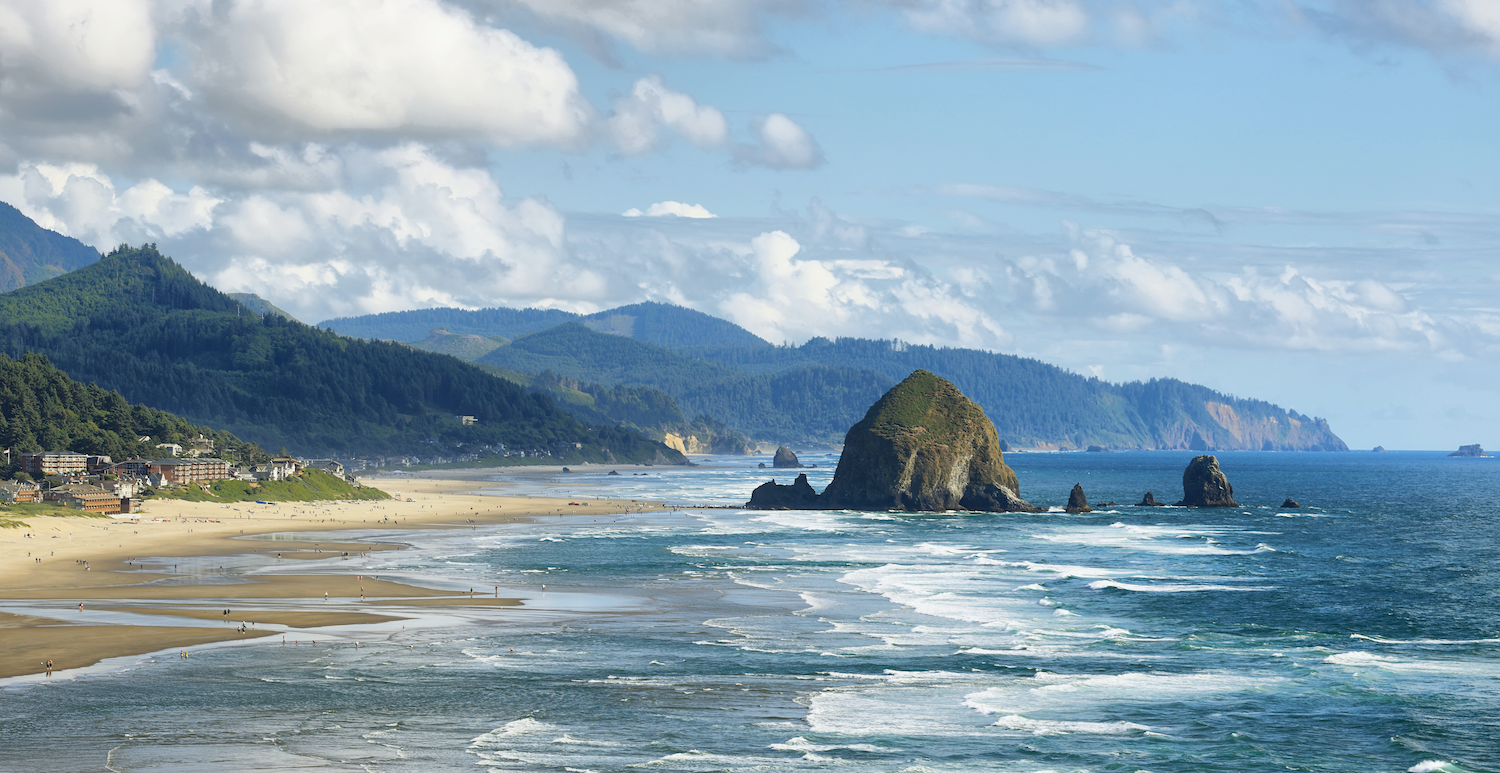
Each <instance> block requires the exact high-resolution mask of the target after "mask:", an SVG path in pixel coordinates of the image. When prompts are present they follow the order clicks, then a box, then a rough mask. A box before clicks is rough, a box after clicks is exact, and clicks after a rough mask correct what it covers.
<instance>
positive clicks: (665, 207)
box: [623, 201, 718, 219]
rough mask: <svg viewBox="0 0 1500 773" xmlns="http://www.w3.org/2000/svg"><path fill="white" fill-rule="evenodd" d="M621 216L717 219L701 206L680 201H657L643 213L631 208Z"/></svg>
mask: <svg viewBox="0 0 1500 773" xmlns="http://www.w3.org/2000/svg"><path fill="white" fill-rule="evenodd" d="M623 214H624V215H625V217H641V216H645V217H664V216H666V215H673V216H676V217H692V218H699V219H704V218H710V217H718V215H715V214H714V213H712V212H709V211H708V209H707V208H706V207H704V206H703V205H702V204H684V203H682V202H680V201H658V202H656V203H655V204H652V205H651V206H649V207H646V211H645V212H642V211H640V210H639V209H636V208H635V207H631V208H630V209H627V210H625V212H624V213H623Z"/></svg>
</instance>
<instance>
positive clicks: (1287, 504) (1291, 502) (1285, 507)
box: [1281, 497, 1302, 510]
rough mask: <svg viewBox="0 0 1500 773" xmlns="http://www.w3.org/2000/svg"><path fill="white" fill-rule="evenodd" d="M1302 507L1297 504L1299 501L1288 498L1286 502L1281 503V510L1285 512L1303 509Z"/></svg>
mask: <svg viewBox="0 0 1500 773" xmlns="http://www.w3.org/2000/svg"><path fill="white" fill-rule="evenodd" d="M1301 506H1302V505H1299V504H1297V500H1295V499H1292V498H1291V497H1287V498H1286V501H1285V502H1282V503H1281V509H1283V510H1290V509H1292V508H1294V507H1301Z"/></svg>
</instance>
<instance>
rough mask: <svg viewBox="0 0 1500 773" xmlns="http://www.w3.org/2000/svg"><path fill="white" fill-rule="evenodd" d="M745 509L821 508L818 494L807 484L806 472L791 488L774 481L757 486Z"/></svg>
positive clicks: (793, 482) (799, 476)
mask: <svg viewBox="0 0 1500 773" xmlns="http://www.w3.org/2000/svg"><path fill="white" fill-rule="evenodd" d="M745 507H747V508H749V509H751V510H816V509H818V507H819V505H818V492H817V491H815V490H814V489H813V487H812V484H811V483H808V482H807V473H805V472H804V473H802V474H801V475H798V476H797V479H796V480H794V481H792V483H791V485H789V486H783V485H781V484H780V483H777V482H776V481H774V480H770V481H766V482H765V483H762V484H760V485H759V486H756V487H755V490H754V491H752V492H750V501H749V502H748V503H746V505H745Z"/></svg>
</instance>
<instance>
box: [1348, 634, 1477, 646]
mask: <svg viewBox="0 0 1500 773" xmlns="http://www.w3.org/2000/svg"><path fill="white" fill-rule="evenodd" d="M1349 638H1351V639H1364V640H1365V641H1372V642H1375V643H1377V644H1437V645H1444V644H1500V639H1386V638H1382V637H1379V636H1366V635H1364V634H1362V633H1351V634H1349Z"/></svg>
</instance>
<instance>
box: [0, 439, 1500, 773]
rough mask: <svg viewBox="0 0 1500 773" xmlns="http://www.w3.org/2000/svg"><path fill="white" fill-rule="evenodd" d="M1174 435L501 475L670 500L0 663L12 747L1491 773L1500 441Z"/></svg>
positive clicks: (146, 764) (398, 535)
mask: <svg viewBox="0 0 1500 773" xmlns="http://www.w3.org/2000/svg"><path fill="white" fill-rule="evenodd" d="M1190 458H1191V454H1187V453H1168V452H1140V453H1102V454H1101V453H1093V454H1083V453H1073V454H1017V453H1012V454H1007V462H1009V463H1010V464H1011V465H1012V466H1013V467H1014V468H1015V469H1016V472H1017V474H1018V476H1019V478H1020V481H1021V488H1022V491H1021V493H1022V496H1024V497H1026V498H1027V499H1029V500H1031V501H1032V502H1034V503H1037V504H1042V505H1050V506H1054V507H1060V506H1061V505H1062V504H1063V502H1064V501H1065V500H1066V498H1067V494H1068V490H1069V489H1070V488H1071V487H1072V486H1073V484H1074V483H1081V484H1082V485H1083V487H1084V489H1085V490H1086V492H1087V493H1088V495H1089V498H1090V500H1091V502H1092V503H1094V504H1095V505H1096V507H1098V504H1099V503H1102V502H1108V501H1110V500H1113V501H1115V502H1118V503H1120V504H1119V505H1117V506H1112V507H1098V509H1097V510H1096V511H1095V512H1093V513H1089V514H1083V515H1069V514H1065V513H1062V512H1059V511H1053V512H1047V513H1040V514H974V513H944V514H921V515H909V514H894V513H862V512H848V511H844V512H771V513H768V512H752V511H744V510H740V509H737V508H735V507H732V505H734V504H735V503H740V502H743V501H745V500H746V499H747V498H748V495H749V492H750V490H751V489H752V488H753V487H754V486H755V485H757V484H758V483H760V482H762V481H764V480H766V479H769V478H770V477H772V473H773V472H775V473H777V474H776V475H775V477H778V478H779V479H780V480H781V481H782V482H783V483H785V482H788V479H789V477H790V476H789V475H787V474H786V473H785V472H783V471H772V470H761V469H758V468H757V467H756V466H755V464H756V461H758V460H754V459H748V460H747V459H743V458H741V459H734V458H716V459H708V460H703V461H705V462H706V463H705V464H703V465H702V466H700V467H696V468H690V469H665V468H660V467H657V468H632V467H625V468H620V472H621V474H620V475H618V476H605V475H603V474H602V473H603V472H604V471H603V470H598V469H591V470H589V471H588V472H574V473H571V474H568V475H561V474H559V475H556V476H551V477H547V476H540V477H539V476H536V475H534V474H533V475H530V476H525V477H523V478H520V479H519V480H521V481H522V482H521V483H517V484H513V485H503V484H501V483H500V482H496V483H494V484H488V485H491V486H493V488H492V489H491V490H492V491H493V492H494V493H506V494H516V493H523V494H524V493H533V494H558V493H562V494H564V495H566V496H570V497H577V498H580V499H587V500H589V501H593V500H595V499H598V498H603V497H609V498H621V499H631V498H635V499H657V500H666V501H669V502H672V503H674V505H675V506H676V507H675V508H674V509H673V510H672V511H670V512H664V513H647V514H635V515H629V516H624V515H622V516H614V517H600V518H595V517H591V516H590V517H582V516H575V515H564V516H562V517H556V518H550V519H542V520H541V522H539V523H535V524H514V525H507V526H494V527H481V528H478V529H473V530H452V531H442V532H415V533H414V532H370V533H367V534H365V535H364V536H365V537H366V538H369V539H386V540H391V539H394V540H399V541H402V542H406V543H408V544H410V545H411V546H412V548H411V549H410V550H405V551H399V552H385V553H375V554H373V555H372V556H371V557H370V558H368V559H363V560H362V561H360V562H357V568H356V567H355V566H353V565H352V564H353V563H354V562H339V561H337V560H332V561H330V562H329V563H328V564H327V565H326V566H323V567H321V569H322V570H324V571H328V572H338V573H346V574H347V573H351V572H353V571H359V572H365V573H380V574H382V576H385V575H403V576H407V577H410V578H413V579H419V580H421V581H423V582H428V583H433V584H439V585H442V586H444V587H453V588H465V589H466V588H468V587H477V588H480V589H483V590H486V591H488V592H490V593H495V592H496V590H495V588H496V586H498V593H499V594H500V595H510V596H521V597H524V598H525V599H526V606H524V607H522V608H512V609H478V610H474V609H465V608H445V609H439V610H433V609H424V610H418V609H406V610H403V608H402V607H399V606H397V607H391V608H389V609H390V610H393V611H395V612H396V613H398V614H409V615H410V616H411V619H410V620H407V621H405V622H402V623H386V624H382V625H375V626H356V627H344V628H330V629H322V630H318V631H290V632H288V633H287V638H288V640H289V641H300V642H302V643H301V644H296V645H281V644H280V643H279V640H277V639H275V638H274V637H273V638H272V639H270V640H261V641H258V642H253V643H248V644H235V645H232V646H217V647H205V648H199V649H197V650H195V651H194V653H193V656H192V657H191V658H190V659H188V660H182V659H181V658H178V657H177V656H176V655H175V653H166V654H161V655H156V656H147V657H134V658H122V659H117V660H114V661H108V662H106V663H104V664H101V665H100V666H98V667H95V668H92V669H87V670H85V671H83V672H81V673H77V674H60V675H58V676H55V677H53V678H52V679H51V680H46V679H43V678H26V679H14V680H9V681H6V682H3V683H0V769H3V770H6V771H12V770H13V771H85V770H87V771H157V772H165V773H177V772H178V771H220V770H236V771H237V770H268V771H379V772H381V773H386V772H390V773H395V772H397V771H432V770H497V771H505V770H515V771H624V770H642V771H695V772H706V771H825V770H827V771H849V772H851V773H859V772H863V771H912V772H916V771H952V772H954V773H957V772H960V771H1014V772H1015V773H1041V772H1042V771H1057V772H1058V773H1062V772H1064V771H1121V772H1123V773H1134V772H1137V771H1152V772H1153V773H1169V772H1178V771H1181V772H1187V771H1192V772H1194V773H1201V772H1204V771H1273V770H1274V771H1320V772H1321V771H1327V772H1329V773H1333V772H1335V771H1338V772H1342V771H1350V772H1353V771H1359V772H1361V773H1366V772H1369V771H1414V772H1416V773H1424V772H1430V771H1448V772H1449V773H1456V772H1457V771H1500V550H1497V546H1500V460H1490V459H1450V458H1446V457H1445V456H1443V455H1442V454H1439V453H1429V452H1404V453H1403V452H1396V453H1387V454H1372V453H1341V454H1285V453H1283V454H1278V453H1225V454H1220V455H1219V460H1220V465H1221V467H1222V469H1223V470H1224V472H1225V473H1226V474H1227V475H1228V476H1229V478H1230V480H1231V482H1232V483H1233V484H1234V489H1235V496H1236V498H1237V499H1238V500H1239V502H1240V503H1241V505H1242V506H1241V507H1239V508H1233V509H1214V510H1193V509H1185V508H1136V507H1133V506H1127V505H1133V503H1135V502H1137V501H1139V500H1140V498H1141V495H1142V494H1143V493H1144V492H1145V491H1147V490H1151V491H1153V492H1154V493H1155V495H1156V497H1157V499H1159V500H1162V501H1167V502H1171V501H1176V500H1177V499H1178V498H1180V496H1181V491H1182V489H1181V474H1182V470H1183V468H1184V467H1185V466H1186V465H1187V463H1188V461H1189V459H1190ZM804 461H805V462H811V463H816V464H818V465H819V467H818V468H816V469H812V470H808V471H807V472H808V474H809V478H810V479H811V480H812V482H813V484H814V485H815V486H817V487H818V488H820V489H821V487H822V486H824V485H826V484H827V482H828V480H829V479H830V478H831V477H832V473H833V467H834V465H835V464H836V462H837V459H836V457H834V456H828V455H811V456H808V457H805V458H804ZM500 480H502V481H503V480H511V478H509V477H505V476H502V477H501V479H500ZM392 485H395V486H398V485H399V484H392ZM1286 497H1292V498H1294V499H1296V500H1297V501H1299V502H1300V503H1302V505H1303V507H1302V508H1301V509H1298V510H1282V509H1280V508H1279V507H1278V506H1279V505H1280V504H1281V502H1282V500H1283V499H1284V498H1286ZM725 506H728V507H725ZM310 568H312V569H316V568H320V567H319V565H318V564H299V565H298V566H297V567H295V570H296V571H299V572H305V571H308V570H309V569H310ZM285 570H286V568H285V567H274V566H271V567H265V566H259V565H251V564H245V565H243V566H242V568H241V571H242V572H245V573H250V574H254V573H259V572H273V571H285ZM208 603H210V605H212V602H208ZM36 608H37V606H36V605H32V606H31V607H30V608H29V610H30V611H35V609H36ZM5 609H7V610H10V611H28V608H23V607H18V606H16V605H12V604H7V605H6V606H5ZM161 620H162V618H154V619H153V620H152V621H151V622H153V623H157V624H160V623H161ZM312 640H316V642H317V644H316V645H313V644H311V643H309V642H311V641H312ZM0 642H3V634H0ZM355 642H359V644H360V646H359V647H358V648H356V647H355V646H354V644H355Z"/></svg>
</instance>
